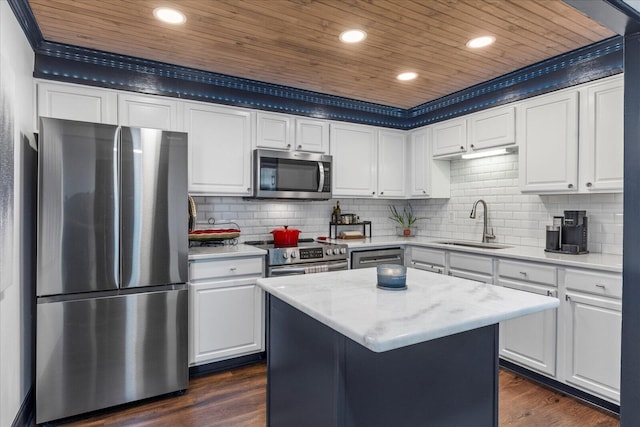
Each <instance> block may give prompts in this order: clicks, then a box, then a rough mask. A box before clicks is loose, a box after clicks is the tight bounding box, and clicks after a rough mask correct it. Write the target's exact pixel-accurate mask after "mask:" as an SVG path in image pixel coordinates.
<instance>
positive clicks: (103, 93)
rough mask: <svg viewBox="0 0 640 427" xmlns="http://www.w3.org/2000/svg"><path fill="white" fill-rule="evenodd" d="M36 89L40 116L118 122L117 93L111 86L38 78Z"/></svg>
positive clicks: (109, 122)
mask: <svg viewBox="0 0 640 427" xmlns="http://www.w3.org/2000/svg"><path fill="white" fill-rule="evenodd" d="M37 90H38V109H37V110H38V115H39V116H42V117H53V118H56V119H66V120H80V121H85V122H93V123H105V124H112V125H115V124H117V122H118V97H117V95H116V92H115V91H113V90H108V89H97V88H93V87H89V86H80V85H73V84H65V83H48V82H38V89H37ZM37 126H38V125H37Z"/></svg>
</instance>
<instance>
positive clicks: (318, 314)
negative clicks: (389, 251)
mask: <svg viewBox="0 0 640 427" xmlns="http://www.w3.org/2000/svg"><path fill="white" fill-rule="evenodd" d="M376 281H377V280H376V270H375V268H370V269H361V270H348V271H339V272H331V273H319V274H312V275H304V276H288V277H280V278H266V279H259V280H258V285H259V286H261V287H262V288H263V289H264V290H265V291H266V292H268V294H269V310H268V312H269V315H268V316H269V317H268V325H269V326H268V332H267V347H268V349H267V351H268V358H267V360H268V368H267V369H268V370H267V375H268V377H267V382H268V383H267V384H268V385H267V414H268V415H267V417H268V425H270V426H278V427H287V426H300V425H304V426H311V427H312V426H318V427H320V426H340V427H341V426H345V427H347V426H348V427H355V426H367V427H375V426H398V427H400V426H412V427H413V426H474V427H477V426H497V424H498V383H497V378H498V322H500V321H502V320H507V319H511V318H515V317H519V316H523V315H526V314H530V313H534V312H538V311H542V310H547V309H553V308H556V307H558V305H559V303H558V300H557V299H555V298H550V297H545V296H541V295H535V294H531V293H525V292H520V291H515V290H512V289H506V288H501V287H498V286H492V285H486V284H483V283H478V282H473V281H469V280H465V279H459V278H454V277H448V276H443V275H439V274H434V273H429V272H425V271H420V270H415V269H408V272H407V287H408V289H407V290H404V291H390V290H383V289H378V288H377V287H376Z"/></svg>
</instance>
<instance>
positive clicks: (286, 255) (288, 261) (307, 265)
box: [245, 239, 349, 277]
mask: <svg viewBox="0 0 640 427" xmlns="http://www.w3.org/2000/svg"><path fill="white" fill-rule="evenodd" d="M245 244H247V245H252V246H256V247H259V248H262V249H265V250H266V251H267V258H266V259H267V263H266V266H267V272H266V275H267V277H273V276H289V275H294V274H311V273H320V272H323V271H337V270H347V269H348V268H349V263H348V257H349V253H348V250H347V248H348V246H347V245H346V244H344V243H318V242H316V241H315V240H313V239H299V240H298V246H295V247H277V246H275V245H274V244H273V241H263V240H259V241H251V242H245Z"/></svg>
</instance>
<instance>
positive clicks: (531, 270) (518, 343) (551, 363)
mask: <svg viewBox="0 0 640 427" xmlns="http://www.w3.org/2000/svg"><path fill="white" fill-rule="evenodd" d="M498 285H500V286H503V287H505V288H510V289H516V290H520V291H525V292H531V293H535V294H539V295H547V296H552V297H556V296H557V295H558V290H557V269H556V267H553V266H549V265H541V264H534V263H527V262H519V261H511V260H499V262H498ZM557 327H558V311H557V310H545V311H542V312H538V313H534V314H530V315H528V316H523V317H518V318H516V319H512V320H508V321H505V322H501V323H500V344H499V346H500V357H502V358H504V359H507V360H510V361H512V362H514V363H517V364H519V365H521V366H525V367H527V368H530V369H532V370H535V371H538V372H540V373H542V374H545V375H548V376H551V377H555V375H556V351H557V345H556V343H557Z"/></svg>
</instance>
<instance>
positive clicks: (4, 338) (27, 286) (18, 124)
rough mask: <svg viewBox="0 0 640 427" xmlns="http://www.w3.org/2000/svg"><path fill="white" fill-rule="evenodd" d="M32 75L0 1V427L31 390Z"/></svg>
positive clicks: (29, 55)
mask: <svg viewBox="0 0 640 427" xmlns="http://www.w3.org/2000/svg"><path fill="white" fill-rule="evenodd" d="M32 73H33V52H32V50H31V47H30V46H29V43H28V42H27V40H26V38H25V36H24V33H23V32H22V29H21V28H20V26H19V25H18V23H17V21H16V19H15V17H14V15H13V12H12V11H11V8H10V7H9V5H8V3H7V1H6V0H0V80H2V82H3V83H4V84H3V85H2V86H1V88H2V89H1V90H2V91H3V93H2V99H3V100H4V101H5V102H3V105H2V109H3V111H2V112H0V114H2V116H3V119H2V123H3V128H5V126H7V122H9V126H10V127H11V129H12V132H11V133H12V134H11V135H6V134H4V135H5V137H4V138H1V139H0V151H1V152H2V153H5V154H7V156H4V157H3V158H2V159H0V167H1V168H2V169H1V170H0V177H2V178H3V179H5V178H7V177H9V179H11V178H12V183H13V185H12V186H10V187H9V188H8V189H6V188H5V187H3V188H5V190H3V193H10V194H9V197H11V198H13V202H12V203H11V204H12V206H9V208H10V210H11V211H12V212H11V213H12V216H13V218H12V219H5V220H4V221H3V220H2V219H0V239H1V244H2V247H1V248H0V255H1V256H0V426H10V425H11V423H12V422H13V421H14V419H15V416H16V415H17V413H18V411H19V409H20V406H21V404H22V402H23V401H24V398H25V396H26V395H27V392H28V391H29V388H30V387H31V384H32V373H31V372H32V361H33V348H32V342H31V339H32V338H31V337H32V334H33V331H32V313H31V305H32V301H33V299H32V298H33V296H32V295H33V289H32V283H33V282H32V280H33V276H32V275H31V265H32V260H31V259H29V257H30V255H26V257H27V258H25V254H31V251H32V248H31V246H30V245H29V244H28V243H23V242H24V241H25V240H28V238H29V237H30V236H31V230H25V229H24V226H23V224H25V219H26V223H29V224H31V223H32V222H31V218H32V217H33V214H32V212H31V211H30V209H31V203H32V200H33V198H32V197H33V193H32V191H31V188H32V183H33V178H32V177H33V175H32V173H34V171H33V170H30V169H31V168H32V167H33V152H32V150H30V149H29V148H28V147H29V141H27V140H28V139H30V140H31V142H32V141H33V130H34V127H33V123H34V120H33V117H34V115H33V114H34V108H33V105H34V96H33V79H32ZM7 136H8V137H7ZM25 138H26V139H27V140H25ZM9 156H11V157H12V158H11V159H9V158H7V157H9ZM25 162H26V164H27V165H28V166H26V167H25ZM6 196H7V194H3V197H6ZM3 200H8V199H3ZM7 204H9V203H7ZM25 209H26V210H27V211H25ZM25 235H26V236H27V239H25V238H24V236H25Z"/></svg>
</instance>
